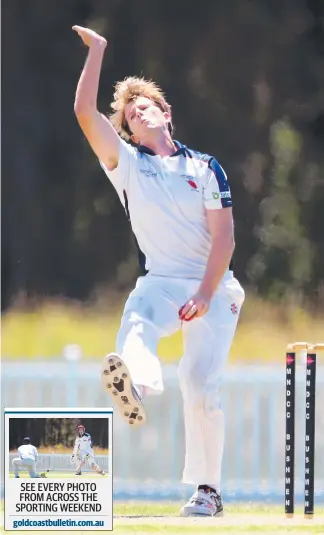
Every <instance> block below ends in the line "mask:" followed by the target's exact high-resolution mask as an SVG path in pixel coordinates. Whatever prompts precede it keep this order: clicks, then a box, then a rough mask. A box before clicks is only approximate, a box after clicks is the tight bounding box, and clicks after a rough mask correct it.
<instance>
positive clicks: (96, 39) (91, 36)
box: [72, 26, 107, 47]
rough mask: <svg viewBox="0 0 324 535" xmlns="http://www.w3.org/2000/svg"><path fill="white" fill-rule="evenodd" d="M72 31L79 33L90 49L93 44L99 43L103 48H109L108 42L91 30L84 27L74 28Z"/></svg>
mask: <svg viewBox="0 0 324 535" xmlns="http://www.w3.org/2000/svg"><path fill="white" fill-rule="evenodd" d="M72 30H74V31H75V32H77V34H78V35H79V36H80V37H81V39H82V41H83V42H84V44H85V45H86V46H88V47H90V46H91V45H92V44H93V43H98V44H100V45H102V46H103V47H106V46H107V40H106V39H105V38H104V37H102V36H101V35H99V34H98V33H96V32H94V31H93V30H90V29H89V28H83V27H82V26H72Z"/></svg>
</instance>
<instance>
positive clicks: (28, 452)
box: [18, 444, 38, 461]
mask: <svg viewBox="0 0 324 535" xmlns="http://www.w3.org/2000/svg"><path fill="white" fill-rule="evenodd" d="M18 455H19V457H20V458H21V459H31V460H32V461H36V459H37V455H38V453H37V449H36V448H35V446H32V444H23V445H22V446H19V448H18Z"/></svg>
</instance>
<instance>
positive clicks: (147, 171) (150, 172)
mask: <svg viewBox="0 0 324 535" xmlns="http://www.w3.org/2000/svg"><path fill="white" fill-rule="evenodd" d="M140 172H141V173H142V174H143V175H145V176H146V177H149V176H152V177H153V178H156V177H157V173H156V172H154V171H151V170H150V169H140Z"/></svg>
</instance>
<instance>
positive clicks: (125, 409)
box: [101, 353, 146, 426]
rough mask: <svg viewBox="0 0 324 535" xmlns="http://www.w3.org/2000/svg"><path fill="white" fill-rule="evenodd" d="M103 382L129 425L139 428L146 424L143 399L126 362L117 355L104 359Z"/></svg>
mask: <svg viewBox="0 0 324 535" xmlns="http://www.w3.org/2000/svg"><path fill="white" fill-rule="evenodd" d="M101 380H102V384H103V386H104V388H105V389H106V390H107V392H108V394H110V395H111V396H112V397H113V399H114V402H115V404H116V406H117V407H118V409H119V411H120V413H121V415H122V417H123V418H124V420H126V422H127V423H129V424H130V425H133V426H137V425H141V424H144V423H145V422H146V413H145V409H144V406H143V402H142V398H141V396H140V394H139V392H138V390H137V389H136V387H135V386H134V384H133V382H132V380H131V377H130V373H129V370H128V368H127V366H126V364H125V362H124V361H123V360H122V359H121V358H120V357H119V355H117V354H116V353H110V354H109V355H107V356H106V357H105V358H104V359H103V361H102V366H101Z"/></svg>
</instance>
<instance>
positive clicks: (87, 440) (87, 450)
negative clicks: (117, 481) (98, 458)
mask: <svg viewBox="0 0 324 535" xmlns="http://www.w3.org/2000/svg"><path fill="white" fill-rule="evenodd" d="M71 462H72V463H75V464H76V471H75V475H76V476H81V474H82V471H81V470H82V468H83V467H84V466H85V465H86V464H88V465H89V467H90V468H91V470H93V471H94V472H97V473H98V474H101V475H105V472H104V470H102V469H101V468H100V467H99V466H98V465H97V463H96V462H95V458H94V451H93V447H92V441H91V436H90V435H89V433H86V430H85V427H84V425H78V427H77V437H76V439H75V443H74V448H73V453H72V457H71Z"/></svg>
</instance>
